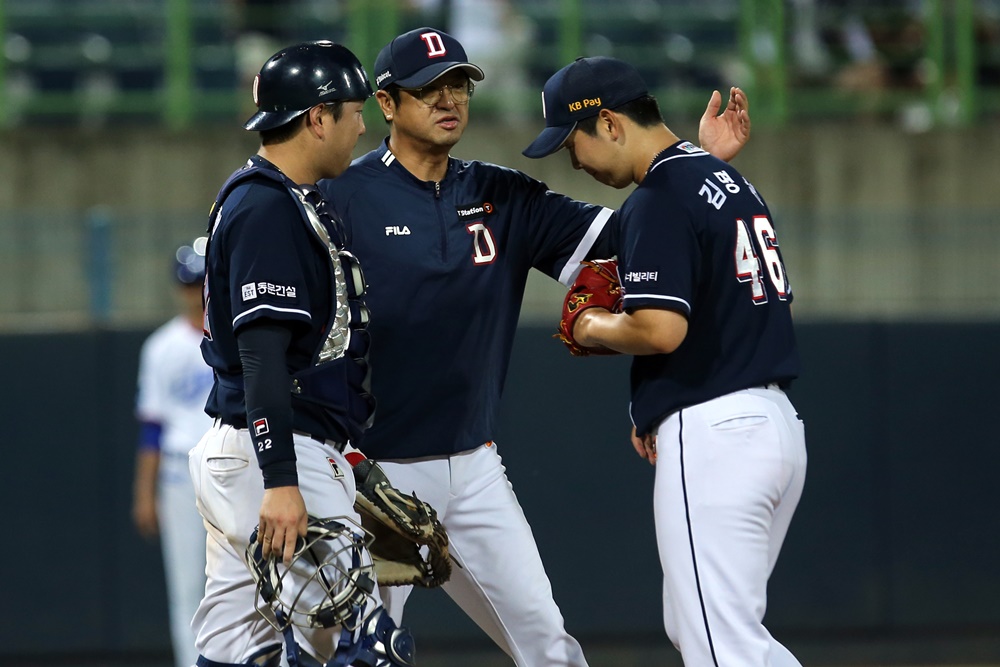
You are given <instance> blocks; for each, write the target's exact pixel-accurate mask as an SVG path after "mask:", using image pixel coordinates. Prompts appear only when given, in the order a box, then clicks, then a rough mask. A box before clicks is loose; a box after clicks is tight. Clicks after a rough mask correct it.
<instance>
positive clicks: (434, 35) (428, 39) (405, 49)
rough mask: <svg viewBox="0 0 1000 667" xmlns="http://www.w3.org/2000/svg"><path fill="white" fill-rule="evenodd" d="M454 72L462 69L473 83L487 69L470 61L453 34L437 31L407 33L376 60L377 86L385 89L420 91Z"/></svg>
mask: <svg viewBox="0 0 1000 667" xmlns="http://www.w3.org/2000/svg"><path fill="white" fill-rule="evenodd" d="M453 69H462V70H463V71H464V72H465V73H466V74H467V75H468V76H469V78H470V79H472V80H473V81H482V80H483V77H484V75H483V70H481V69H480V68H479V67H477V66H476V65H473V64H472V63H470V62H469V61H468V56H466V55H465V49H464V48H462V45H461V43H459V41H458V40H457V39H455V38H454V37H452V36H451V35H449V34H448V33H446V32H442V31H440V30H435V29H434V28H428V27H424V28H417V29H416V30H411V31H409V32H405V33H403V34H402V35H400V36H398V37H396V38H395V39H393V40H392V41H391V42H389V43H388V44H386V45H385V46H384V47H383V48H382V50H381V51H379V54H378V57H377V58H375V72H376V74H375V85H376V86H377V87H378V88H379V89H381V90H385V89H386V88H387V87H388V86H389V85H391V84H396V85H398V86H400V87H401V88H420V87H421V86H425V85H427V84H428V83H430V82H431V81H433V80H434V79H436V78H438V77H439V76H441V75H442V74H445V73H447V72H450V71H452V70H453Z"/></svg>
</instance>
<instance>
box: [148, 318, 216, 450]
mask: <svg viewBox="0 0 1000 667" xmlns="http://www.w3.org/2000/svg"><path fill="white" fill-rule="evenodd" d="M201 338H202V332H201V329H195V328H194V327H193V326H192V325H191V322H190V321H189V320H188V319H187V318H186V317H183V316H181V315H178V316H176V317H174V318H172V319H170V320H169V321H167V322H166V323H164V324H163V325H161V326H160V327H159V328H157V329H156V331H154V332H153V333H152V334H150V336H149V338H147V339H146V341H145V342H144V343H143V344H142V352H141V354H140V357H139V390H138V395H137V398H136V416H137V417H138V419H139V420H140V421H144V422H154V423H157V424H160V425H161V426H162V427H163V434H162V438H161V440H160V450H161V452H162V453H164V454H167V453H169V454H183V455H184V461H185V464H184V465H185V468H186V466H187V453H188V451H189V450H190V449H191V448H192V447H194V446H195V445H196V444H198V441H199V440H200V439H201V436H203V435H204V434H205V431H207V430H208V428H209V426H211V425H212V420H211V419H210V418H209V416H208V415H207V414H206V413H205V401H206V399H207V398H208V393H209V391H210V390H211V389H212V382H213V378H212V369H211V368H210V367H209V366H208V364H206V363H205V360H204V359H202V356H201V348H200V347H199V346H200V344H201Z"/></svg>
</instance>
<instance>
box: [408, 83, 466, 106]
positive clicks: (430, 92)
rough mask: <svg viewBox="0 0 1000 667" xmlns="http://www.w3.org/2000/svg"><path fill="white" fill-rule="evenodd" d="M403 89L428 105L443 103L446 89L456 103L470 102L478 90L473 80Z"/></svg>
mask: <svg viewBox="0 0 1000 667" xmlns="http://www.w3.org/2000/svg"><path fill="white" fill-rule="evenodd" d="M401 90H405V91H406V92H408V93H409V94H410V95H413V96H414V97H416V98H417V99H418V100H420V101H421V102H423V103H424V104H426V105H427V106H429V107H433V106H437V105H438V104H440V103H441V99H442V98H443V97H444V91H446V90H447V91H448V92H449V93H451V99H452V101H453V102H454V103H455V104H468V103H469V98H470V97H472V93H473V92H475V90H476V85H475V84H474V83H472V82H471V81H466V82H465V83H460V84H458V85H452V84H450V83H446V84H443V85H440V86H424V87H422V88H401Z"/></svg>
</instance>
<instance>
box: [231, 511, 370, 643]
mask: <svg viewBox="0 0 1000 667" xmlns="http://www.w3.org/2000/svg"><path fill="white" fill-rule="evenodd" d="M257 534H258V531H257V529H254V531H253V534H252V535H251V536H250V544H249V546H247V551H246V561H247V565H249V567H250V572H251V573H252V574H253V578H254V581H256V582H257V600H256V601H255V603H254V604H255V606H256V608H257V611H258V612H259V613H260V614H261V615H262V616H263V617H264V618H265V619H266V620H267V621H268V622H269V623H270V624H271V625H272V626H274V628H275V629H276V630H278V631H279V632H284V631H285V630H286V629H288V628H289V627H290V626H292V625H297V626H299V627H301V628H330V627H333V626H336V625H341V626H343V627H344V629H345V630H348V631H353V630H354V629H355V628H357V627H358V626H359V625H360V624H361V623H362V622H363V621H364V620H365V618H366V615H367V614H368V613H369V612H370V611H371V609H372V608H374V607H375V606H376V605H374V604H373V605H368V604H366V603H367V602H368V601H369V600H370V599H371V593H372V591H373V590H374V589H375V571H374V568H373V567H372V565H371V563H370V561H369V562H368V563H367V564H362V555H363V554H364V555H365V557H366V559H367V548H368V546H369V545H370V544H371V541H372V538H371V536H370V535H369V534H368V533H367V532H366V531H365V530H364V529H363V528H362V527H361V526H359V525H358V524H357V523H355V522H354V521H352V520H351V519H349V518H347V517H336V518H328V519H317V518H315V517H309V524H308V527H307V528H306V536H305V537H304V538H302V537H300V538H299V540H298V543H297V544H296V545H295V555H294V556H293V557H292V562H291V564H289V565H285V563H284V561H283V560H281V557H280V556H275V555H272V556H270V557H269V558H264V557H263V555H262V546H261V544H260V542H258V540H257Z"/></svg>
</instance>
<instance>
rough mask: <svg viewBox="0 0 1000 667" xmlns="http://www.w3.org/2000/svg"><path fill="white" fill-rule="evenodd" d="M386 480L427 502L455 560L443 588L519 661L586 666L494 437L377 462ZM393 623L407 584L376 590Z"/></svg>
mask: <svg viewBox="0 0 1000 667" xmlns="http://www.w3.org/2000/svg"><path fill="white" fill-rule="evenodd" d="M379 465H380V466H381V467H382V469H383V470H384V471H385V474H386V475H387V476H388V477H389V480H390V481H391V482H392V484H393V485H394V486H395V487H396V488H397V489H399V490H400V491H402V492H404V493H411V492H415V493H416V494H417V496H418V497H419V498H420V499H421V500H423V501H425V502H428V503H430V504H431V506H432V507H434V509H435V510H437V512H438V518H439V519H440V520H441V523H442V524H444V526H445V528H447V530H448V539H449V548H450V551H451V555H452V556H453V557H454V558H455V560H456V561H457V563H458V565H457V566H456V567H454V568H453V569H452V575H451V579H450V580H449V581H448V583H446V584H445V585H444V586H443V589H444V591H445V592H446V593H447V594H448V595H449V596H450V597H451V599H453V600H454V601H455V602H456V603H457V604H458V606H459V607H461V609H462V610H463V611H464V612H465V613H466V614H467V615H468V616H469V618H471V619H472V620H473V621H475V622H476V624H477V625H478V626H479V627H480V628H482V629H483V630H484V631H485V632H486V633H487V634H488V635H489V636H490V638H491V639H492V640H493V641H494V642H496V644H497V645H498V646H499V647H500V648H501V649H503V650H504V652H506V653H507V655H509V656H511V658H513V660H514V662H515V663H516V664H517V665H518V666H519V667H555V666H563V665H567V666H568V665H573V666H574V667H586V665H587V662H586V660H585V659H584V657H583V650H582V649H581V648H580V644H579V643H578V642H577V641H576V640H575V639H574V638H573V637H571V636H570V635H569V634H568V633H567V632H566V629H565V627H564V624H563V617H562V614H561V613H560V611H559V608H558V607H557V606H556V603H555V601H554V600H553V599H552V586H551V584H550V583H549V579H548V576H547V575H546V574H545V568H544V567H543V566H542V560H541V556H539V554H538V547H537V546H536V545H535V539H534V537H533V536H532V534H531V528H530V526H528V522H527V520H526V519H525V517H524V512H523V511H522V510H521V506H520V504H518V502H517V497H516V496H515V495H514V490H513V488H512V487H511V484H510V482H509V481H508V480H507V475H506V474H505V469H504V466H503V463H502V461H501V459H500V455H499V453H498V452H497V447H496V446H495V445H494V444H493V443H487V444H486V445H482V446H480V447H477V448H476V449H473V450H470V451H466V452H462V453H460V454H455V455H452V456H447V457H430V458H425V459H415V460H407V461H379ZM380 590H381V593H382V599H383V600H384V602H385V606H386V609H387V610H388V611H389V613H390V615H391V616H392V619H393V620H394V621H395V622H396V623H397V625H398V624H400V623H401V622H402V617H403V606H404V605H405V603H406V598H407V597H408V596H409V594H410V592H411V590H412V589H411V588H410V587H386V588H382V589H380Z"/></svg>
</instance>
